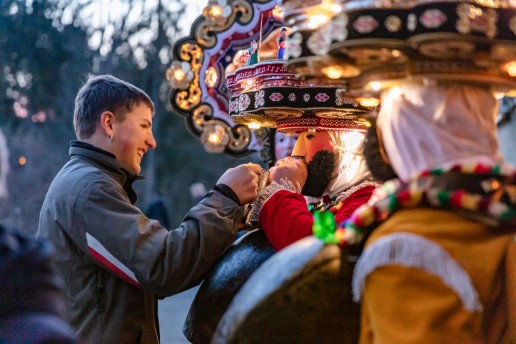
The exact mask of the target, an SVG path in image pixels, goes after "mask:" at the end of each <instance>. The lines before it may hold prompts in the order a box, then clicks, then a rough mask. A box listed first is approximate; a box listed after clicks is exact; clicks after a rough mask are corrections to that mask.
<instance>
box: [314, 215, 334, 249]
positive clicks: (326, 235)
mask: <svg viewBox="0 0 516 344" xmlns="http://www.w3.org/2000/svg"><path fill="white" fill-rule="evenodd" d="M336 228H337V225H336V223H335V217H334V216H333V213H332V212H331V211H323V212H316V213H315V214H314V224H313V226H312V230H313V233H314V235H315V236H316V237H317V238H319V239H321V240H322V241H324V242H325V243H329V244H337V239H336V238H335V229H336Z"/></svg>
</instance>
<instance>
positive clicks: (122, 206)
mask: <svg viewBox="0 0 516 344" xmlns="http://www.w3.org/2000/svg"><path fill="white" fill-rule="evenodd" d="M153 112H154V105H153V103H152V101H151V100H150V98H149V96H148V95H147V94H146V93H144V92H143V91H142V90H140V89H139V88H137V87H135V86H134V85H131V84H129V83H127V82H125V81H122V80H120V79H118V78H115V77H113V76H110V75H99V76H93V75H92V76H90V77H89V78H88V80H87V81H86V83H85V84H84V85H83V86H82V88H81V89H80V90H79V92H78V94H77V96H76V99H75V110H74V121H73V122H74V128H75V132H76V136H77V139H78V140H77V141H72V142H71V144H70V160H69V161H68V163H66V164H65V166H64V167H63V168H62V169H61V171H60V172H59V173H58V174H57V176H56V177H55V178H54V180H53V182H52V184H51V185H50V188H49V190H48V192H47V195H46V197H45V200H44V202H43V205H42V208H41V213H40V219H39V227H38V236H39V237H43V238H49V239H50V240H51V241H52V243H53V244H54V245H55V247H56V249H57V251H58V252H59V256H58V257H57V259H56V262H55V266H56V268H57V271H58V273H59V275H60V276H61V277H62V278H63V280H64V281H65V297H66V305H67V315H68V319H69V321H70V323H71V325H72V326H73V328H74V329H75V331H76V332H77V335H78V336H79V338H80V340H81V341H83V342H84V343H96V344H99V343H106V344H107V343H109V344H111V343H145V344H152V343H158V342H159V330H158V319H157V310H156V304H157V303H156V300H157V298H158V297H160V298H162V297H166V296H169V295H172V294H175V293H179V292H181V291H184V290H186V289H188V288H190V287H192V286H194V285H196V284H198V283H199V282H200V281H201V280H202V279H203V276H204V275H205V273H206V272H207V271H208V270H209V269H210V268H211V267H212V266H213V264H214V263H215V262H216V261H217V260H218V258H219V257H220V255H221V254H222V252H223V251H224V249H225V248H226V247H228V246H229V245H230V244H231V243H232V242H233V239H234V237H235V233H236V232H237V229H238V226H239V224H240V223H241V222H242V217H243V207H242V206H243V205H245V204H247V203H249V202H251V201H253V200H254V199H255V198H256V196H257V187H258V179H259V175H260V174H261V167H260V166H259V165H256V164H243V165H239V166H237V167H235V168H232V169H229V170H228V171H226V172H225V173H224V174H223V175H222V176H221V177H220V179H219V180H218V182H217V184H216V185H215V186H214V188H213V190H210V191H209V192H208V193H207V194H206V196H205V197H204V198H203V199H202V200H201V201H200V202H199V203H198V204H197V205H196V206H194V207H193V208H192V209H191V210H190V211H188V212H187V214H186V215H185V217H184V219H183V222H182V223H181V224H180V225H179V227H178V228H177V229H175V230H170V231H169V230H167V229H166V228H164V227H163V226H162V225H161V224H160V223H159V222H158V221H154V220H151V219H149V218H147V217H146V216H145V215H144V214H143V213H142V212H141V211H140V210H139V209H138V208H137V207H136V206H135V205H134V204H135V202H136V199H137V195H136V193H135V192H134V190H133V188H132V184H133V182H135V181H136V180H138V179H140V178H141V177H139V173H140V171H141V167H140V165H141V161H142V158H143V156H144V155H145V153H146V152H147V151H148V150H149V149H153V148H155V147H156V141H155V139H154V136H153V134H152V117H153Z"/></svg>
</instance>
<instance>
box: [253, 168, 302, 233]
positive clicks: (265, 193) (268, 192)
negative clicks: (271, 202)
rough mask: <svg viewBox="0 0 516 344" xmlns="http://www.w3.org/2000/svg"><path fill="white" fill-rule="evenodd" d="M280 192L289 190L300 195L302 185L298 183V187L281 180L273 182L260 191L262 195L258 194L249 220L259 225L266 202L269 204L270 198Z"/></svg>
mask: <svg viewBox="0 0 516 344" xmlns="http://www.w3.org/2000/svg"><path fill="white" fill-rule="evenodd" d="M280 190H287V191H290V192H296V193H300V192H301V185H299V183H297V187H296V185H294V183H292V181H290V180H288V179H284V178H281V179H280V182H279V183H277V182H275V181H273V182H272V183H270V184H269V185H267V186H266V187H265V188H263V189H262V191H260V193H259V194H258V197H257V198H256V200H255V201H254V202H253V207H252V208H251V214H250V215H249V220H250V221H251V223H258V222H259V221H260V212H261V211H262V207H263V205H264V204H265V202H267V200H268V199H269V198H271V197H272V195H274V194H275V193H276V192H278V191H280Z"/></svg>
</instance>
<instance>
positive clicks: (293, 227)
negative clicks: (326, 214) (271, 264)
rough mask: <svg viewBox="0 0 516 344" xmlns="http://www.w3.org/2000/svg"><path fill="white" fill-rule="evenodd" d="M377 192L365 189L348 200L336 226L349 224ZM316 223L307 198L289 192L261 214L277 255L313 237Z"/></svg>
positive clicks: (282, 192) (283, 192)
mask: <svg viewBox="0 0 516 344" xmlns="http://www.w3.org/2000/svg"><path fill="white" fill-rule="evenodd" d="M374 188H375V187H374V186H372V185H369V186H365V187H363V188H361V189H359V190H357V191H355V192H354V193H352V194H351V195H350V196H349V197H348V198H346V199H345V200H344V202H343V203H342V208H341V209H340V211H339V212H338V213H337V215H336V216H335V221H336V223H337V224H339V223H340V222H342V221H344V220H346V219H347V218H348V217H349V216H350V215H351V214H352V213H353V211H355V209H356V208H358V207H359V206H361V205H362V204H364V203H365V202H367V201H368V200H369V197H371V193H372V192H373V190H374ZM313 222H314V220H313V215H312V213H310V211H308V206H307V205H306V201H305V198H304V197H303V196H302V195H301V194H299V193H295V192H290V191H286V190H280V191H278V192H276V193H275V194H274V195H272V196H271V197H270V198H269V199H268V200H267V201H266V202H265V203H264V204H263V207H262V209H261V211H260V224H261V226H262V228H263V230H264V232H265V235H266V236H267V239H268V240H269V242H270V243H271V245H272V246H273V247H274V249H275V250H276V251H279V250H281V249H282V248H284V247H286V246H288V245H290V244H292V243H293V242H295V241H298V240H299V239H302V238H304V237H307V236H310V235H312V225H313Z"/></svg>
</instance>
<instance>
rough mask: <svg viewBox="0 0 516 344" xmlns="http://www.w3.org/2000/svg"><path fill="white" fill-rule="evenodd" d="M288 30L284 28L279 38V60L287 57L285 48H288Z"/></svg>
mask: <svg viewBox="0 0 516 344" xmlns="http://www.w3.org/2000/svg"><path fill="white" fill-rule="evenodd" d="M286 36H287V28H286V27H282V28H281V30H280V34H279V37H278V55H277V57H278V60H283V58H284V55H285V48H286V46H287V37H286Z"/></svg>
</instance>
